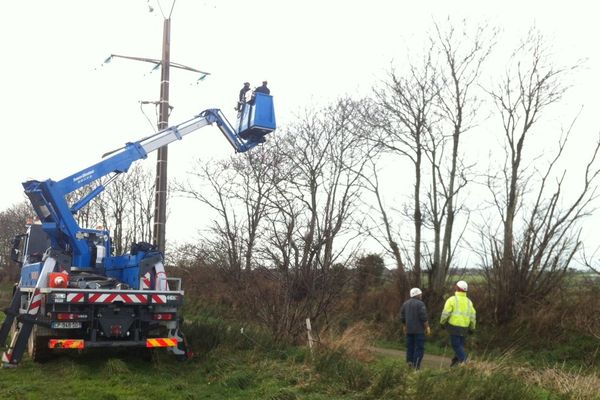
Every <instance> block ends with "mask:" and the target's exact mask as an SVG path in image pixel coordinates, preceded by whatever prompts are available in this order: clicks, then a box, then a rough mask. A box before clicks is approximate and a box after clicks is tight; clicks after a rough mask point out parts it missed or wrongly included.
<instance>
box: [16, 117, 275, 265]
mask: <svg viewBox="0 0 600 400" xmlns="http://www.w3.org/2000/svg"><path fill="white" fill-rule="evenodd" d="M213 123H216V124H217V126H218V127H219V129H220V130H221V132H223V134H224V135H225V137H226V138H227V140H228V141H229V143H230V144H231V146H232V147H233V148H234V149H235V151H236V152H245V151H247V150H250V149H251V148H253V147H255V146H256V145H258V144H260V143H263V142H265V138H264V136H265V135H266V134H268V133H270V132H271V131H272V130H273V129H274V126H273V129H270V130H268V129H267V130H264V129H262V130H260V131H256V130H246V131H244V132H242V133H241V134H240V133H239V132H238V131H237V130H235V129H234V128H233V127H232V126H231V124H230V123H229V122H228V121H227V119H226V118H225V117H224V115H223V113H222V112H221V111H220V110H218V109H208V110H205V111H203V112H202V113H200V114H199V115H197V116H196V117H194V118H192V119H190V120H188V121H185V122H183V123H180V124H178V125H174V126H172V127H169V128H167V129H164V130H162V131H160V132H157V133H155V134H153V135H150V136H148V137H145V138H143V139H141V140H138V141H137V142H133V143H131V142H130V143H127V144H126V145H125V146H124V147H122V148H120V149H117V150H114V151H112V152H109V153H107V154H104V156H103V158H104V159H103V160H102V161H100V162H98V163H96V164H94V165H92V166H91V167H88V168H85V169H83V170H81V171H79V172H76V173H74V174H72V175H70V176H68V177H66V178H64V179H62V180H60V181H53V180H50V179H49V180H46V181H36V180H31V181H27V182H24V183H23V187H24V188H25V193H26V194H27V196H28V197H29V199H30V200H31V204H32V205H33V208H34V209H35V211H36V213H37V215H38V217H39V219H40V221H41V222H42V227H43V229H44V231H46V233H47V234H48V235H49V237H50V240H51V242H52V246H53V247H55V246H57V247H58V248H61V249H70V250H72V257H73V259H72V263H73V266H77V267H80V268H89V267H90V266H91V265H92V260H91V255H90V251H89V248H88V243H87V241H86V240H84V238H83V237H82V229H81V228H80V227H79V225H78V224H77V222H76V220H75V218H74V217H73V215H74V214H75V213H76V212H77V211H79V210H80V209H81V208H82V207H84V206H85V205H86V204H88V203H89V202H90V201H91V200H93V199H94V198H95V197H96V196H98V195H99V194H100V193H102V191H103V190H104V189H105V188H106V185H108V184H109V183H110V182H112V181H113V180H114V179H115V178H116V177H117V176H118V175H119V174H121V173H123V172H127V170H128V169H129V167H130V166H131V164H132V163H133V162H135V161H137V160H140V159H143V158H146V157H147V156H148V154H149V153H151V152H153V151H155V150H157V149H159V148H160V147H163V146H166V145H168V144H169V143H171V142H174V141H176V140H181V139H182V138H183V137H184V136H185V135H187V134H190V133H192V132H194V131H196V130H198V129H200V128H202V127H204V126H206V125H210V124H213ZM242 136H243V137H242ZM110 174H112V176H110V177H109V178H108V179H107V180H106V181H105V182H100V183H99V184H98V185H97V186H96V187H95V188H94V189H92V190H91V192H89V193H88V194H87V195H86V196H84V197H83V198H81V199H79V200H78V201H76V202H74V203H73V204H72V205H69V204H68V203H67V201H66V199H65V196H66V195H68V194H69V193H72V192H74V191H75V190H77V189H79V188H81V187H83V186H85V185H89V184H91V183H93V182H95V181H97V180H99V179H101V178H103V177H105V176H107V175H110Z"/></svg>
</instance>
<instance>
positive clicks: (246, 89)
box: [235, 82, 250, 111]
mask: <svg viewBox="0 0 600 400" xmlns="http://www.w3.org/2000/svg"><path fill="white" fill-rule="evenodd" d="M249 91H250V82H244V86H243V87H242V88H241V89H240V95H239V97H238V103H237V107H236V108H235V110H236V111H241V110H242V106H243V105H244V104H245V103H246V93H248V92H249Z"/></svg>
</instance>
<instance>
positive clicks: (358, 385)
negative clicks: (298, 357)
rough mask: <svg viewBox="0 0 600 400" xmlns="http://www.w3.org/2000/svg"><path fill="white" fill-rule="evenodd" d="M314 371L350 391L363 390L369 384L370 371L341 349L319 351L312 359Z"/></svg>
mask: <svg viewBox="0 0 600 400" xmlns="http://www.w3.org/2000/svg"><path fill="white" fill-rule="evenodd" d="M314 367H315V370H316V371H317V372H318V373H319V374H321V375H323V376H324V377H326V378H328V379H330V380H333V381H340V382H342V383H343V384H344V385H345V386H346V387H347V388H348V389H350V390H363V389H365V388H366V387H367V386H369V384H370V379H371V371H370V370H369V368H368V367H367V366H366V365H365V364H363V363H361V362H360V361H358V360H355V359H353V358H351V357H349V356H348V355H347V354H346V352H344V351H343V350H342V349H337V350H328V349H323V350H321V351H319V352H318V353H317V354H316V356H315V359H314Z"/></svg>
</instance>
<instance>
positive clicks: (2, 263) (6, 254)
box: [0, 202, 35, 282]
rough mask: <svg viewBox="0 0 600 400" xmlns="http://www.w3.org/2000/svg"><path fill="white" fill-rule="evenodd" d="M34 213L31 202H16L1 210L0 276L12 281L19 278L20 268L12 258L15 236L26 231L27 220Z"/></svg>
mask: <svg viewBox="0 0 600 400" xmlns="http://www.w3.org/2000/svg"><path fill="white" fill-rule="evenodd" d="M34 215H35V212H34V211H33V209H32V208H31V206H30V205H29V202H22V203H19V204H15V205H13V206H11V207H9V208H8V209H6V210H4V211H2V212H0V278H4V277H6V279H8V280H9V281H10V282H14V281H15V280H16V279H17V278H18V274H19V270H18V268H17V265H16V264H15V263H14V262H13V261H12V260H11V258H10V254H11V250H12V246H13V238H14V237H15V235H18V234H21V233H24V232H25V224H26V222H27V220H28V219H31V218H33V216H34ZM0 280H1V279H0Z"/></svg>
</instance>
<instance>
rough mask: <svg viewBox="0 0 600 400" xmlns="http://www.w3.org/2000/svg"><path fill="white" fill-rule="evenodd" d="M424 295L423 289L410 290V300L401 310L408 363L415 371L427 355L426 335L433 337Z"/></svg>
mask: <svg viewBox="0 0 600 400" xmlns="http://www.w3.org/2000/svg"><path fill="white" fill-rule="evenodd" d="M422 295H423V292H421V289H419V288H412V289H410V298H409V299H408V300H406V301H405V302H404V304H402V308H401V309H400V322H401V323H402V331H403V332H404V335H405V336H406V362H407V364H408V365H409V366H410V367H413V368H415V369H419V368H420V367H421V361H422V360H423V356H424V355H425V335H427V336H429V335H431V328H430V327H429V320H428V318H427V308H426V307H425V303H423V301H422V300H421V296H422Z"/></svg>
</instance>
